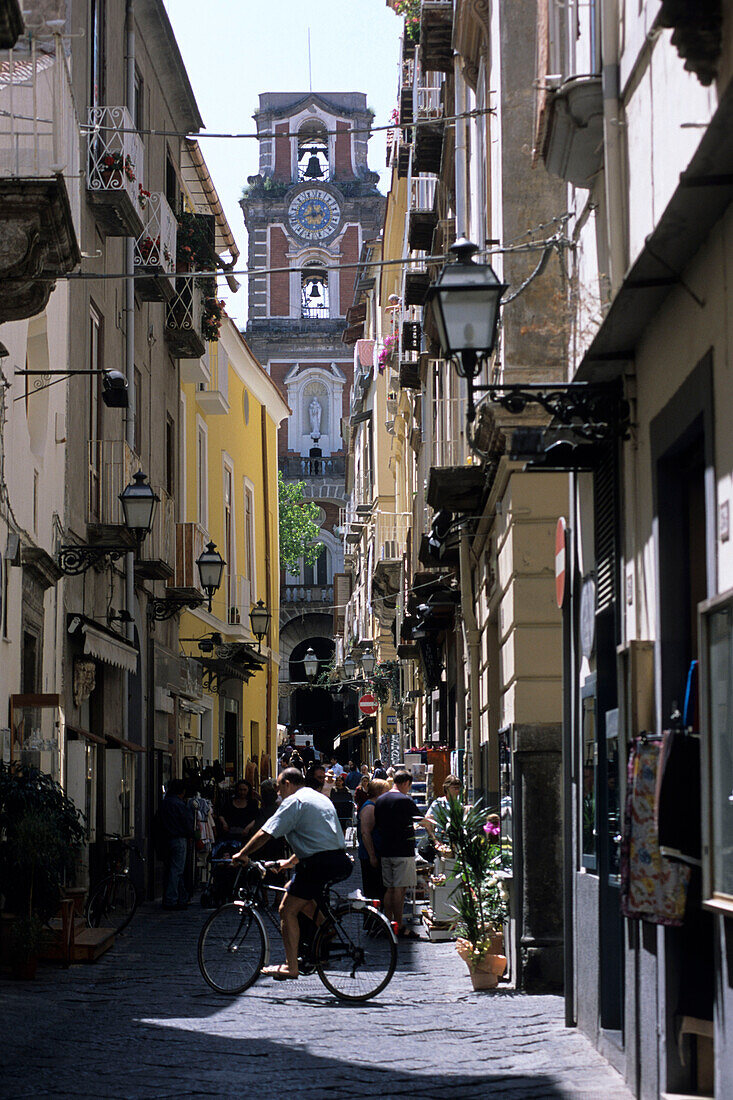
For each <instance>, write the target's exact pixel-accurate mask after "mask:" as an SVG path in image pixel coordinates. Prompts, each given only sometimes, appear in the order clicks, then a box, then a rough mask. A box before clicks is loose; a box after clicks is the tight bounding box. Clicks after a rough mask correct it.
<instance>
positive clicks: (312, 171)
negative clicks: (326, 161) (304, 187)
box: [303, 153, 323, 180]
mask: <svg viewBox="0 0 733 1100" xmlns="http://www.w3.org/2000/svg"><path fill="white" fill-rule="evenodd" d="M303 175H304V176H305V178H306V179H309V180H315V179H320V178H321V176H322V175H323V169H322V168H321V162H320V161H319V159H318V157H317V156H316V154H315V153H311V155H310V157H309V158H308V165H307V167H306V170H305V172H304V173H303Z"/></svg>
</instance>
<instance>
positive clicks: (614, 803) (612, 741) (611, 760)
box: [606, 731, 621, 885]
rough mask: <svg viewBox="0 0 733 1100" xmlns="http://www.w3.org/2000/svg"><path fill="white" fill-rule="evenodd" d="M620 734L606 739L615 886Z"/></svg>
mask: <svg viewBox="0 0 733 1100" xmlns="http://www.w3.org/2000/svg"><path fill="white" fill-rule="evenodd" d="M618 769H619V757H618V732H617V731H616V732H614V734H613V735H612V736H607V738H606V776H607V792H608V793H607V796H606V797H607V799H608V818H607V823H608V877H609V881H610V882H611V883H613V884H614V885H619V883H620V881H621V879H620V875H621V800H620V797H619V770H618Z"/></svg>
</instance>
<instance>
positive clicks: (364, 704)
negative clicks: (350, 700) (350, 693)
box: [359, 691, 379, 718]
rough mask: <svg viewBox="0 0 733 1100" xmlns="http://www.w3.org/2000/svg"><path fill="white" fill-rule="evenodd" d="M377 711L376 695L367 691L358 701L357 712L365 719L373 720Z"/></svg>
mask: <svg viewBox="0 0 733 1100" xmlns="http://www.w3.org/2000/svg"><path fill="white" fill-rule="evenodd" d="M378 709H379V704H378V703H377V697H376V695H374V694H372V692H371V691H367V692H365V693H364V695H362V696H361V697H360V699H359V710H360V711H361V713H362V714H365V715H366V716H367V718H373V717H374V715H375V714H376V713H377V711H378Z"/></svg>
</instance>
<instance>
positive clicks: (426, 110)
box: [412, 73, 445, 175]
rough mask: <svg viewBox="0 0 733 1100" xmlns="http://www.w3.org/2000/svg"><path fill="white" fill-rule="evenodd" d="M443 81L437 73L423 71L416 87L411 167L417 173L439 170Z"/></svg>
mask: <svg viewBox="0 0 733 1100" xmlns="http://www.w3.org/2000/svg"><path fill="white" fill-rule="evenodd" d="M443 116H444V111H443V81H442V78H441V77H439V76H438V74H437V73H436V74H433V75H432V76H431V75H430V74H426V75H425V78H424V82H423V83H422V84H419V85H417V86H416V87H415V118H416V119H417V121H418V122H419V123H420V125H419V126H416V127H415V146H414V151H413V155H412V170H413V172H414V173H416V174H420V175H429V174H430V173H433V174H434V175H438V174H439V173H440V162H441V157H442V152H443V130H444V128H445V123H444V121H443Z"/></svg>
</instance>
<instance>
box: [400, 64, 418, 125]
mask: <svg viewBox="0 0 733 1100" xmlns="http://www.w3.org/2000/svg"><path fill="white" fill-rule="evenodd" d="M414 83H415V57H414V55H411V56H408V57H405V58H403V60H402V70H401V73H400V126H411V125H412V121H413V117H414V116H413V111H414V104H413V100H414V91H413V85H414Z"/></svg>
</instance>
